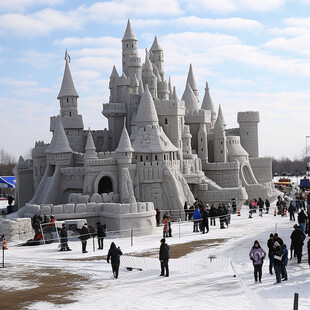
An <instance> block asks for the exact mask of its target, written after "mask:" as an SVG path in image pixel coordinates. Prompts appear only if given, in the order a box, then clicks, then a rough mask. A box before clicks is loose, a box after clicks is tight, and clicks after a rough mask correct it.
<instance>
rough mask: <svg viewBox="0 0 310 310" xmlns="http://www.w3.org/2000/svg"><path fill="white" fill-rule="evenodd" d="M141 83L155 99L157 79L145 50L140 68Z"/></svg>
mask: <svg viewBox="0 0 310 310" xmlns="http://www.w3.org/2000/svg"><path fill="white" fill-rule="evenodd" d="M142 81H143V85H144V86H145V85H146V84H148V86H149V91H150V93H151V94H152V97H153V99H155V98H156V97H157V78H156V76H155V74H154V72H153V65H152V63H151V61H150V59H149V54H148V51H147V49H145V62H144V64H143V66H142Z"/></svg>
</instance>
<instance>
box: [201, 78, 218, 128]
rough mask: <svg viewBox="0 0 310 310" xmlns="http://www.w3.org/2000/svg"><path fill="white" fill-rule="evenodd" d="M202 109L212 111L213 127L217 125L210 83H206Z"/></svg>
mask: <svg viewBox="0 0 310 310" xmlns="http://www.w3.org/2000/svg"><path fill="white" fill-rule="evenodd" d="M201 109H202V110H210V111H211V124H212V127H213V126H214V123H215V120H216V112H215V108H214V104H213V101H212V99H211V96H210V92H209V85H208V82H206V88H205V95H204V97H203V101H202V104H201Z"/></svg>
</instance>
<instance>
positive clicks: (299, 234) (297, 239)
mask: <svg viewBox="0 0 310 310" xmlns="http://www.w3.org/2000/svg"><path fill="white" fill-rule="evenodd" d="M305 239H306V235H305V234H304V232H303V231H302V229H301V227H300V226H297V225H294V230H293V232H292V234H291V240H292V247H293V249H294V253H295V254H296V256H297V263H298V264H300V263H301V257H302V247H303V245H304V240H305Z"/></svg>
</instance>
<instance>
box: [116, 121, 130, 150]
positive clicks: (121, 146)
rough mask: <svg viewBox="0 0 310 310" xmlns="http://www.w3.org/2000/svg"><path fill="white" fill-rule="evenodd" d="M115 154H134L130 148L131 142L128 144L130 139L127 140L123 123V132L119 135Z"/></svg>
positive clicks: (127, 136)
mask: <svg viewBox="0 0 310 310" xmlns="http://www.w3.org/2000/svg"><path fill="white" fill-rule="evenodd" d="M115 152H117V153H126V152H134V149H133V148H132V146H131V142H130V138H129V135H128V132H127V129H126V126H125V122H124V127H123V131H122V134H121V138H120V139H119V143H118V147H117V149H116V150H115Z"/></svg>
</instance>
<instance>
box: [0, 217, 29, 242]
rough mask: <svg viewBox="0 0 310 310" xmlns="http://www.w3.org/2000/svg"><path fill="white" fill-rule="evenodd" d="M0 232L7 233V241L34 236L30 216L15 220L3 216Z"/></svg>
mask: <svg viewBox="0 0 310 310" xmlns="http://www.w3.org/2000/svg"><path fill="white" fill-rule="evenodd" d="M0 232H1V233H2V234H4V235H5V239H6V240H7V241H26V240H28V239H31V238H33V236H34V230H33V229H32V226H31V219H30V218H18V219H15V220H8V219H3V218H2V219H0Z"/></svg>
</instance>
